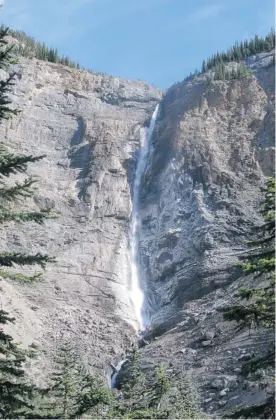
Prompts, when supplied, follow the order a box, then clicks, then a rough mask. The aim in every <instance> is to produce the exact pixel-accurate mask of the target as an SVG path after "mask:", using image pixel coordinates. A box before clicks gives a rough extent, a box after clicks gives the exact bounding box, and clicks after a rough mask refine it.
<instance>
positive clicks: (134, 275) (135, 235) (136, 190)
mask: <svg viewBox="0 0 276 420" xmlns="http://www.w3.org/2000/svg"><path fill="white" fill-rule="evenodd" d="M158 108H159V105H156V108H155V110H154V112H153V114H152V117H151V121H150V126H149V128H145V129H141V131H140V150H139V157H138V161H137V166H136V171H135V178H134V185H133V194H132V215H131V224H130V251H131V252H130V265H131V288H130V298H131V300H132V303H133V306H134V309H135V315H136V319H137V321H138V323H139V327H140V329H145V327H146V326H147V325H148V324H149V319H148V318H147V316H146V315H145V313H144V312H143V303H144V293H143V287H142V284H141V281H140V278H139V228H140V215H139V198H140V185H141V180H142V176H143V174H144V172H145V169H146V165H147V159H148V154H149V146H150V139H151V136H152V133H153V130H154V127H155V123H156V119H157V114H158ZM127 360H128V359H123V360H121V361H120V362H119V363H118V364H117V366H116V367H114V366H113V369H114V371H113V374H112V375H111V383H110V384H111V388H113V389H114V388H116V381H117V376H118V373H119V371H120V370H121V368H122V366H123V364H124V363H125V362H126V361H127Z"/></svg>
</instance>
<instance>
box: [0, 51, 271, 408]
mask: <svg viewBox="0 0 276 420" xmlns="http://www.w3.org/2000/svg"><path fill="white" fill-rule="evenodd" d="M270 62H271V58H269V54H264V55H259V56H257V57H255V58H252V59H250V60H249V62H248V63H247V64H248V66H250V67H251V69H252V71H253V73H254V75H252V76H249V77H245V78H244V79H242V80H233V81H228V82H225V81H217V82H214V83H211V84H208V83H207V82H206V80H205V79H204V77H198V78H195V79H193V80H188V81H186V82H183V83H179V84H177V85H175V86H173V87H172V88H170V89H169V90H168V92H167V93H166V95H165V97H164V99H163V100H162V101H161V105H160V116H159V120H158V122H157V125H156V128H155V130H154V133H153V138H152V147H151V152H150V156H149V162H148V166H147V169H146V172H145V175H144V178H143V182H142V184H143V185H142V190H141V231H140V262H141V269H142V274H143V278H144V280H145V281H144V283H145V282H146V283H147V291H146V294H147V298H148V306H149V307H150V309H151V312H152V326H151V327H152V329H151V330H150V331H149V332H148V333H147V334H145V337H144V338H145V340H146V341H147V343H148V342H149V344H147V345H146V346H144V347H142V348H141V350H140V351H141V355H142V363H143V367H144V368H146V369H148V368H152V367H154V366H155V365H156V364H157V363H159V362H165V363H166V364H170V368H171V370H172V371H174V370H175V371H176V372H179V370H181V369H184V370H185V372H186V373H187V375H188V376H190V377H191V378H192V380H193V381H195V382H196V383H197V384H198V386H199V389H200V392H201V401H202V403H203V405H204V409H205V410H206V411H210V412H214V411H216V412H218V413H219V415H220V414H221V412H222V411H223V410H227V409H231V407H233V406H235V405H237V404H247V403H249V404H250V403H252V402H258V401H263V400H264V399H266V397H267V392H268V390H269V385H268V384H266V383H262V384H261V382H264V380H263V379H262V380H258V379H254V378H252V380H251V381H250V380H247V381H245V380H244V379H241V378H240V377H239V376H238V375H239V374H238V372H239V370H240V367H241V365H242V361H243V359H244V360H245V359H246V358H247V360H248V358H249V359H250V358H251V356H252V354H253V353H254V354H255V355H257V356H258V355H262V354H264V351H265V350H266V349H267V348H268V346H269V344H270V342H271V341H272V338H271V337H270V336H269V334H267V333H263V332H262V331H257V332H256V331H254V332H253V333H252V334H251V335H248V331H236V330H235V327H236V324H234V323H227V322H225V321H223V320H222V317H221V315H220V314H219V313H218V312H217V309H218V308H219V307H222V306H225V305H228V304H229V302H230V301H231V299H232V296H233V295H234V294H235V292H236V291H237V289H238V288H239V287H240V286H244V287H246V286H247V284H248V282H252V279H250V278H244V277H241V272H240V270H239V269H237V268H233V264H234V263H235V262H236V261H237V252H238V251H240V250H242V249H244V240H245V239H246V238H247V237H248V231H249V229H250V227H251V226H252V224H253V223H255V222H256V221H258V220H259V216H258V214H257V209H258V203H259V199H260V195H259V187H260V186H261V185H262V184H263V182H264V178H265V176H269V175H272V174H273V173H274V151H273V146H274V111H273V110H274V96H273V95H274V67H272V66H271V64H270ZM18 71H19V76H18V82H17V83H16V85H15V89H14V91H13V99H14V103H15V104H16V105H17V106H19V107H21V108H22V110H23V111H22V113H21V114H20V115H19V116H18V117H15V118H13V120H11V121H8V122H7V123H6V124H5V125H4V124H2V125H1V126H0V134H1V136H2V138H4V139H5V141H6V142H8V143H9V145H10V146H11V148H12V149H14V150H16V151H18V152H23V153H30V154H46V156H47V157H46V158H45V159H44V160H43V161H41V162H40V163H39V164H34V165H32V166H30V173H31V174H33V175H36V176H38V177H39V180H40V189H39V191H38V192H37V194H36V196H35V200H34V206H36V207H40V208H45V207H52V206H55V207H56V209H57V210H58V211H59V212H60V214H59V217H58V219H56V220H54V221H49V222H47V223H46V227H40V226H36V225H26V226H24V225H22V226H20V227H17V226H11V227H10V229H6V228H5V231H4V233H3V234H2V236H1V247H2V249H3V248H4V247H6V248H7V249H9V250H19V251H22V252H25V251H26V252H27V251H30V250H31V251H32V252H37V251H40V252H47V253H48V254H50V255H54V256H56V257H57V264H54V265H48V267H47V269H46V272H45V281H44V282H42V283H39V284H36V285H34V286H22V285H13V284H12V283H9V282H6V281H1V289H2V291H1V300H2V302H3V307H8V308H9V310H10V311H11V312H12V313H13V314H14V315H15V316H16V319H17V324H15V326H12V331H13V334H14V333H16V338H17V339H18V340H20V341H22V342H23V343H24V344H25V345H28V344H31V343H33V342H34V340H35V343H34V345H36V346H38V348H40V349H41V350H42V351H41V352H40V360H39V361H38V366H40V369H38V370H36V367H35V366H32V373H33V375H34V376H35V377H37V378H39V377H41V366H43V367H44V366H45V370H44V373H45V374H47V372H49V370H50V369H51V358H52V356H53V352H54V351H55V348H56V346H57V345H58V341H59V340H60V339H61V338H63V337H66V338H67V337H68V336H69V337H71V339H72V340H73V341H74V342H75V343H76V345H77V346H78V347H79V349H80V356H81V357H82V358H83V359H86V361H87V362H88V363H89V364H92V365H93V366H94V367H96V368H98V369H99V370H101V371H103V370H104V371H107V366H108V363H109V362H110V361H113V362H114V363H116V362H117V361H119V360H120V359H121V358H122V359H124V358H125V351H124V350H125V349H126V347H128V346H129V344H130V342H131V341H132V340H133V339H134V328H133V327H134V326H135V319H134V308H133V307H132V304H131V302H130V300H129V295H128V288H129V282H130V267H129V260H128V232H129V221H130V220H129V218H130V210H131V208H130V207H131V206H130V197H131V184H132V181H133V172H134V167H135V159H136V156H137V155H136V151H137V148H138V143H139V129H140V127H141V126H143V125H148V122H149V119H150V117H151V114H152V111H153V109H154V107H155V105H156V103H157V102H159V101H160V99H161V91H160V90H158V89H157V88H155V87H152V86H149V85H147V84H145V83H142V82H131V81H127V80H121V79H117V78H112V77H108V76H100V75H91V74H89V73H87V72H83V71H78V70H72V69H69V68H66V67H63V66H60V65H55V64H49V63H45V62H40V61H37V60H32V61H27V60H22V62H21V63H20V65H19V67H18ZM154 338H155V340H154ZM41 363H42V365H41ZM269 374H270V373H268V376H269ZM254 384H255V385H254ZM256 384H257V385H256ZM254 386H255V388H254ZM225 389H227V390H226V391H225ZM221 392H222V395H220V393H221Z"/></svg>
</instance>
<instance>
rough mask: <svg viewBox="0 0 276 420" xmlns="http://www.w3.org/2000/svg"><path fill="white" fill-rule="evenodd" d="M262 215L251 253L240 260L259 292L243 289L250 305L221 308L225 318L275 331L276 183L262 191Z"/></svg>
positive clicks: (267, 183) (254, 234)
mask: <svg viewBox="0 0 276 420" xmlns="http://www.w3.org/2000/svg"><path fill="white" fill-rule="evenodd" d="M262 193H263V199H262V201H261V203H260V214H261V215H262V216H263V219H264V221H263V223H262V224H261V225H258V226H255V227H254V228H253V231H252V235H253V239H252V240H251V241H249V242H248V243H247V246H248V252H247V253H246V254H245V255H241V256H240V260H241V264H240V265H241V267H242V268H243V270H244V273H245V274H252V275H253V278H255V279H258V278H259V279H260V286H259V287H258V288H250V289H248V288H242V289H240V290H239V292H238V296H239V297H240V298H241V299H245V300H247V301H248V303H247V304H244V305H242V304H237V305H234V306H232V307H229V308H222V309H221V310H220V311H221V312H223V314H224V318H225V319H227V320H236V321H237V322H242V323H243V324H244V325H249V326H251V325H252V324H253V325H255V326H262V327H265V328H274V326H275V179H274V178H269V179H268V180H267V182H266V185H265V187H264V188H262Z"/></svg>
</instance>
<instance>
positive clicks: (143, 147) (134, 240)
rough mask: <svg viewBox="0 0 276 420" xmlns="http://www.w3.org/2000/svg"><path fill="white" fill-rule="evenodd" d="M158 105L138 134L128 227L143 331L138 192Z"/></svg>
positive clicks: (134, 295)
mask: <svg viewBox="0 0 276 420" xmlns="http://www.w3.org/2000/svg"><path fill="white" fill-rule="evenodd" d="M158 109H159V105H157V106H156V108H155V110H154V112H153V114H152V117H151V121H150V126H149V128H145V129H143V130H141V134H140V151H139V157H138V162H137V167H136V171H135V179H134V185H133V199H132V218H131V226H130V246H131V255H130V264H131V296H130V297H131V300H132V302H133V306H134V309H135V315H136V319H137V321H138V323H139V326H140V328H141V329H144V328H145V327H146V326H147V324H148V323H149V319H147V317H146V315H145V314H143V312H142V307H143V303H144V293H143V288H142V285H141V281H140V279H139V258H138V251H139V249H138V248H139V246H138V245H139V227H140V217H139V192H140V185H141V180H142V176H143V174H144V172H145V169H146V164H147V158H148V154H149V146H150V139H151V136H152V133H153V130H154V127H155V123H156V118H157V114H158Z"/></svg>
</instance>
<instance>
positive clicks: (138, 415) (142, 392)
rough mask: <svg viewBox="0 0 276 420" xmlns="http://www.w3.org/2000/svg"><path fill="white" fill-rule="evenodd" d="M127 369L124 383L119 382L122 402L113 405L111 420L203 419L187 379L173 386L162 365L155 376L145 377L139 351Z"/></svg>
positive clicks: (155, 371) (124, 374)
mask: <svg viewBox="0 0 276 420" xmlns="http://www.w3.org/2000/svg"><path fill="white" fill-rule="evenodd" d="M124 366H126V367H124V369H125V373H124V372H123V380H121V381H120V380H119V382H120V390H121V399H120V400H119V401H117V402H115V403H113V407H111V410H109V412H108V418H129V419H168V418H179V419H180V418H181V419H194V418H204V416H203V415H202V412H201V411H200V409H199V406H198V402H197V400H196V397H195V393H193V392H192V391H191V387H190V384H189V383H188V381H187V380H186V379H184V376H181V379H180V381H179V380H178V381H177V382H174V383H173V382H172V378H170V377H169V376H168V373H167V372H166V369H165V368H164V367H163V366H157V367H156V369H155V370H154V374H153V375H152V374H150V375H147V376H146V375H144V374H143V373H142V372H141V368H140V357H139V354H138V350H137V349H136V348H134V351H133V355H132V357H131V358H130V363H128V364H125V365H124ZM172 383H173V385H174V387H172Z"/></svg>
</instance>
